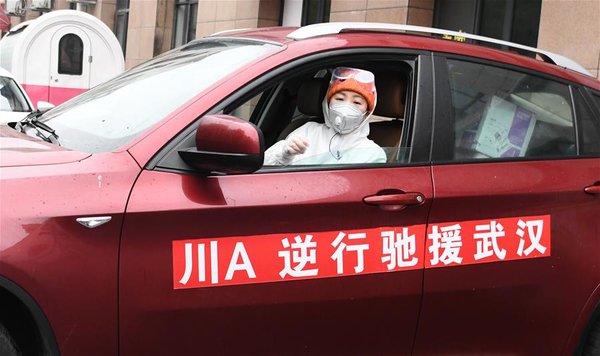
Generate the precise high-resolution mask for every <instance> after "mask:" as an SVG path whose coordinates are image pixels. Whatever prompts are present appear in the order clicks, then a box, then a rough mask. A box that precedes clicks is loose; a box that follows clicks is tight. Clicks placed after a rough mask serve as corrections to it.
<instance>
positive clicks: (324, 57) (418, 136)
mask: <svg viewBox="0 0 600 356" xmlns="http://www.w3.org/2000/svg"><path fill="white" fill-rule="evenodd" d="M375 56H377V57H376V58H374V57H375ZM386 56H387V57H389V59H390V60H391V59H394V60H397V59H398V57H399V56H403V57H407V58H408V57H411V58H414V61H415V68H414V70H415V71H417V75H414V76H413V78H412V79H413V82H412V83H411V85H412V88H411V89H410V90H411V91H413V92H414V94H413V97H412V100H413V102H414V104H411V105H414V106H415V107H421V108H422V110H421V111H420V112H419V110H415V111H414V112H413V113H412V119H413V120H412V121H413V122H414V127H412V133H413V135H412V136H413V141H412V143H413V145H412V146H411V149H410V155H409V159H408V163H396V164H394V163H387V164H344V165H318V166H308V165H306V166H304V165H303V166H285V167H268V168H261V169H260V170H258V171H256V172H254V173H251V174H260V173H273V172H282V173H283V172H296V171H329V170H348V169H367V168H371V169H373V168H375V169H377V168H392V167H407V166H411V167H413V166H426V165H429V164H430V163H429V157H430V152H429V148H430V147H431V142H430V141H431V135H430V134H429V130H428V128H427V127H431V126H432V120H433V110H432V109H431V105H430V104H427V103H426V101H427V98H426V96H427V95H423V94H424V93H427V92H430V93H431V92H432V91H433V90H432V85H433V82H432V80H431V81H430V82H428V83H427V82H420V84H419V85H418V86H417V81H418V80H424V81H426V80H428V79H432V78H431V63H430V62H431V59H430V58H431V52H429V51H423V50H414V49H401V48H387V47H360V48H352V49H335V50H330V51H325V52H321V53H316V54H312V55H308V56H305V57H302V58H296V59H293V60H290V61H288V62H286V63H285V64H283V65H281V66H279V67H277V68H274V69H271V70H269V71H267V72H265V73H264V74H262V75H260V76H259V77H257V78H256V79H255V80H253V81H252V82H250V83H248V84H247V85H246V86H245V87H243V88H241V89H240V90H238V91H237V92H234V93H232V94H230V95H229V96H227V97H225V98H224V99H223V100H222V101H221V102H219V103H217V104H216V105H215V106H213V107H211V108H209V109H208V110H207V111H206V112H204V113H200V114H199V115H198V119H199V118H200V117H202V116H204V115H210V114H217V113H220V112H222V111H223V110H224V109H225V108H228V107H232V106H235V105H236V104H242V103H244V102H245V101H247V100H249V99H250V98H252V97H253V96H255V95H256V94H257V93H259V92H261V91H264V90H266V89H268V88H269V87H270V86H272V85H273V83H274V80H275V79H277V80H279V81H285V80H288V79H290V78H292V77H293V76H294V75H295V74H296V73H297V72H295V71H293V70H291V69H294V68H299V67H302V68H303V70H305V69H306V70H309V69H310V68H311V67H314V68H315V69H317V68H322V67H323V66H324V65H327V63H332V64H333V63H337V62H339V61H340V59H341V58H344V57H352V58H351V59H352V60H379V59H383V58H385V57H386ZM428 68H429V69H428ZM428 89H429V90H428ZM417 90H418V91H419V93H420V94H419V95H417V93H416V91H417ZM431 95H433V94H431ZM417 100H418V101H419V103H421V104H418V103H417ZM429 103H431V101H429ZM427 108H430V109H429V110H427ZM197 126H198V120H196V121H194V122H193V123H192V124H191V125H189V126H188V127H186V128H185V129H183V130H182V131H181V132H180V133H179V134H178V135H176V136H175V137H174V138H173V139H172V140H171V141H170V142H169V143H168V144H166V145H165V146H164V147H163V148H161V149H160V150H159V151H158V152H157V153H156V154H155V155H154V156H153V157H152V159H150V160H149V161H148V163H147V165H146V167H145V169H149V170H158V171H165V172H176V173H187V174H190V173H191V174H194V173H196V172H195V171H193V170H192V169H191V168H189V167H188V166H187V165H185V166H184V164H182V165H179V166H173V165H170V166H169V165H161V163H163V162H164V161H165V160H166V159H168V156H169V155H170V154H171V155H172V156H177V157H178V156H179V155H178V154H177V150H178V149H180V148H181V147H182V146H186V147H187V145H186V141H187V142H188V143H189V142H191V141H190V140H191V139H193V137H194V131H195V129H196V127H197Z"/></svg>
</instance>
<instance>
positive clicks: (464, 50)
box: [211, 22, 600, 90]
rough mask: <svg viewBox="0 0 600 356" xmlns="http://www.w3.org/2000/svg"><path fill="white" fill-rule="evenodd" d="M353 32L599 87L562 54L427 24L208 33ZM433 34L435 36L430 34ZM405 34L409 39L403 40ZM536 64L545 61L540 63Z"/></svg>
mask: <svg viewBox="0 0 600 356" xmlns="http://www.w3.org/2000/svg"><path fill="white" fill-rule="evenodd" d="M353 34H368V35H369V36H371V37H372V38H373V40H374V41H373V42H374V44H376V43H377V39H378V38H379V39H383V38H389V36H395V37H396V36H397V37H398V44H399V45H398V47H403V48H411V47H410V46H406V44H407V43H413V44H414V47H413V48H417V49H423V50H430V51H436V52H445V53H456V54H461V55H471V56H473V57H478V58H483V59H488V60H493V61H497V62H503V63H512V64H515V63H519V65H520V66H522V67H524V68H530V69H533V70H539V71H542V72H545V73H547V74H551V75H557V76H560V77H563V78H564V79H567V80H571V81H575V82H578V83H581V84H583V85H586V86H590V87H593V88H595V89H597V90H600V81H598V80H597V79H596V78H594V77H593V76H591V74H590V73H589V72H588V71H587V70H586V69H585V68H584V67H583V66H581V65H580V64H579V63H577V62H575V61H574V60H572V59H570V58H567V57H565V56H562V55H559V54H556V53H552V52H549V51H544V50H540V49H537V48H533V47H528V46H523V45H521V44H518V43H513V42H507V41H502V40H497V39H493V38H489V37H484V36H478V35H472V34H469V33H463V32H456V31H449V30H443V29H437V28H430V27H422V26H412V25H399V24H386V23H366V22H329V23H321V24H314V25H308V26H304V27H266V28H259V29H242V30H228V31H222V32H218V33H216V34H213V35H212V36H211V37H213V36H214V37H221V36H223V37H225V36H227V37H229V36H232V37H242V38H253V39H257V40H261V41H266V42H274V43H277V44H282V45H295V44H298V45H300V44H302V43H307V41H311V40H319V39H331V38H339V37H340V36H344V37H348V36H352V35H353ZM432 35H433V36H437V37H432ZM408 38H410V39H411V41H405V39H408ZM466 40H473V41H478V42H479V43H485V44H488V45H489V44H493V45H502V46H504V47H507V48H510V49H517V50H522V51H527V52H530V53H533V54H535V55H536V56H537V57H539V59H534V58H532V57H528V56H525V55H522V54H519V53H517V52H515V51H511V50H501V49H496V48H490V47H487V46H484V45H481V44H474V43H467V42H459V41H466ZM536 62H537V63H536ZM538 64H545V65H542V66H539V65H538Z"/></svg>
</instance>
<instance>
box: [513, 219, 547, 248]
mask: <svg viewBox="0 0 600 356" xmlns="http://www.w3.org/2000/svg"><path fill="white" fill-rule="evenodd" d="M517 226H518V227H519V229H518V230H517V235H518V236H519V237H520V238H521V240H520V241H519V250H518V251H517V254H518V255H519V256H523V253H525V256H529V254H530V253H532V252H533V250H538V251H539V252H540V253H544V252H546V247H544V246H542V245H541V244H540V240H541V239H542V231H543V229H544V220H531V221H527V222H525V221H523V220H521V219H519V222H517ZM525 227H527V236H528V237H529V242H530V245H529V247H527V248H526V249H525V251H523V248H524V247H525V239H524V238H523V237H524V236H525Z"/></svg>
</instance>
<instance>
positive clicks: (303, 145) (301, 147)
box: [283, 136, 308, 157]
mask: <svg viewBox="0 0 600 356" xmlns="http://www.w3.org/2000/svg"><path fill="white" fill-rule="evenodd" d="M307 148H308V140H307V139H306V138H304V137H302V136H293V137H290V138H288V139H286V140H285V146H283V155H284V156H287V157H292V156H295V155H299V154H303V153H304V152H306V149H307Z"/></svg>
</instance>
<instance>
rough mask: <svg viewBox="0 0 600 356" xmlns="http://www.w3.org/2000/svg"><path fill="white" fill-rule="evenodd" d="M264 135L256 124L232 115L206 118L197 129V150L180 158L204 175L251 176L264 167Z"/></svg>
mask: <svg viewBox="0 0 600 356" xmlns="http://www.w3.org/2000/svg"><path fill="white" fill-rule="evenodd" d="M264 152H265V144H264V140H263V136H262V132H261V131H260V130H259V129H258V128H257V127H256V126H254V125H253V124H252V123H249V122H247V121H244V120H242V119H239V118H237V117H233V116H229V115H206V116H204V117H202V118H201V119H200V122H199V125H198V128H197V129H196V147H194V148H188V149H183V150H179V156H180V157H181V158H182V159H183V160H184V161H185V163H187V164H188V165H190V166H191V167H193V168H194V169H196V170H198V171H199V172H202V173H207V174H208V173H224V174H242V173H251V172H254V171H256V170H258V169H260V168H261V167H262V165H263V160H264Z"/></svg>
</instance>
